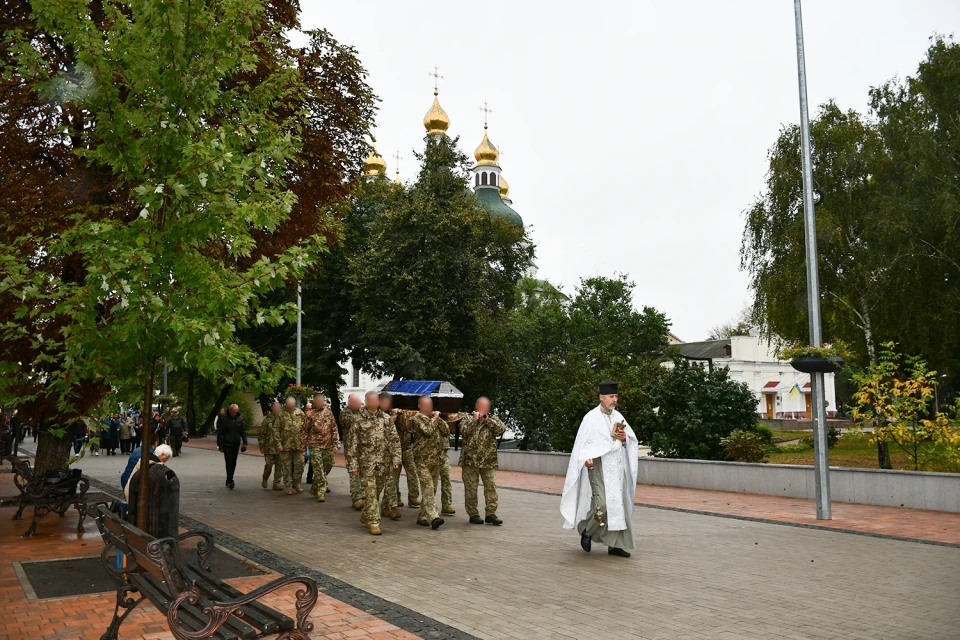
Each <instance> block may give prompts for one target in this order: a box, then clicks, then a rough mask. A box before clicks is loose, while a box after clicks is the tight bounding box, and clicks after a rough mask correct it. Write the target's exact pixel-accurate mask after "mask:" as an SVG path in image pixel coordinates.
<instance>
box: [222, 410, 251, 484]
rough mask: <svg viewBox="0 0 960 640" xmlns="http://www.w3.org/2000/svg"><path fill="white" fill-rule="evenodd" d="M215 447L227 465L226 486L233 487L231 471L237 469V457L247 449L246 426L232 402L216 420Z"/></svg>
mask: <svg viewBox="0 0 960 640" xmlns="http://www.w3.org/2000/svg"><path fill="white" fill-rule="evenodd" d="M217 449H219V450H220V451H222V452H223V461H224V463H225V464H226V466H227V488H228V489H233V487H234V483H233V472H234V471H236V469H237V457H238V456H239V455H240V453H241V452H243V451H246V450H247V428H246V427H245V426H244V424H243V416H242V415H240V407H239V406H237V405H235V404H232V405H230V410H229V411H227V415H225V416H222V417H220V419H218V420H217Z"/></svg>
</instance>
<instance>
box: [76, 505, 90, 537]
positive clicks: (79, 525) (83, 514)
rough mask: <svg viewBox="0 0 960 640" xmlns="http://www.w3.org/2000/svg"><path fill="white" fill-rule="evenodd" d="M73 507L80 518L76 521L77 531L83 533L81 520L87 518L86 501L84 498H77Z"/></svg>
mask: <svg viewBox="0 0 960 640" xmlns="http://www.w3.org/2000/svg"><path fill="white" fill-rule="evenodd" d="M73 507H74V508H75V509H76V510H77V513H79V514H80V519H79V520H78V521H77V533H83V521H84V520H86V519H87V503H86V501H84V500H77V501H76V502H74V504H73Z"/></svg>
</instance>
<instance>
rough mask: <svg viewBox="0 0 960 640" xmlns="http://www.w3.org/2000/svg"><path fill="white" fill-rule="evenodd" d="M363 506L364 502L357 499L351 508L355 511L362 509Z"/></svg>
mask: <svg viewBox="0 0 960 640" xmlns="http://www.w3.org/2000/svg"><path fill="white" fill-rule="evenodd" d="M364 506H365V503H364V501H363V500H357V501H356V502H354V503H353V508H354V509H356V510H357V511H362V510H363V507H364Z"/></svg>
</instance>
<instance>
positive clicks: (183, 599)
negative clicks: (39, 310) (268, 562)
mask: <svg viewBox="0 0 960 640" xmlns="http://www.w3.org/2000/svg"><path fill="white" fill-rule="evenodd" d="M291 584H302V585H303V586H304V588H303V589H297V632H299V634H298V635H297V634H294V633H290V632H288V634H289V637H290V638H296V637H300V636H302V637H303V638H309V636H308V635H307V634H309V633H310V632H311V631H313V623H312V622H309V621H308V620H307V617H308V616H309V615H310V612H311V611H313V607H314V606H315V605H316V604H317V597H318V596H319V593H318V590H317V582H316V581H315V580H314V579H313V578H308V577H306V576H293V577H289V578H288V577H284V578H278V579H277V580H274V581H273V582H270V583H268V584H265V585H263V586H262V587H259V588H257V589H254V590H253V591H251V592H250V593H248V594H246V595H243V596H240V597H239V598H234V599H233V600H227V601H225V602H214V603H212V604H211V605H210V606H209V607H204V613H205V614H207V615H209V616H210V620H209V621H208V622H207V625H206V626H205V627H204V628H203V629H200V630H198V631H188V630H186V629H184V628H183V627H182V626H180V625H179V624H178V623H177V616H178V611H179V609H180V606H181V605H183V604H184V603H188V604H191V605H195V604H197V602H198V601H199V600H200V592H199V590H198V589H197V588H196V586H194V587H193V588H192V589H190V590H188V591H184V592H182V593H180V594H178V595H177V597H176V598H175V599H174V601H173V602H172V603H171V604H170V608H169V609H168V610H167V623H168V624H169V625H170V627H171V629H173V627H174V626H176V628H177V632H176V634H177V636H178V637H182V638H184V639H185V640H202V639H203V638H209V637H210V636H212V635H213V634H214V633H216V631H217V629H219V628H220V627H222V626H223V625H224V623H225V622H226V621H227V618H229V617H230V616H231V615H232V614H233V612H234V611H236V610H237V609H239V608H240V607H243V606H245V605H248V604H250V603H251V602H256V601H257V600H260V599H261V598H263V597H264V596H266V595H268V594H270V593H273V592H274V591H276V590H277V589H281V588H283V587H286V586H288V585H291Z"/></svg>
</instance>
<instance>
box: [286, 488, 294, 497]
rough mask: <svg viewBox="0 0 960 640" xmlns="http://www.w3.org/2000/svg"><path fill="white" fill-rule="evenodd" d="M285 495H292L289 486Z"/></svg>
mask: <svg viewBox="0 0 960 640" xmlns="http://www.w3.org/2000/svg"><path fill="white" fill-rule="evenodd" d="M287 495H288V496H292V495H293V489H291V488H290V487H287Z"/></svg>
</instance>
